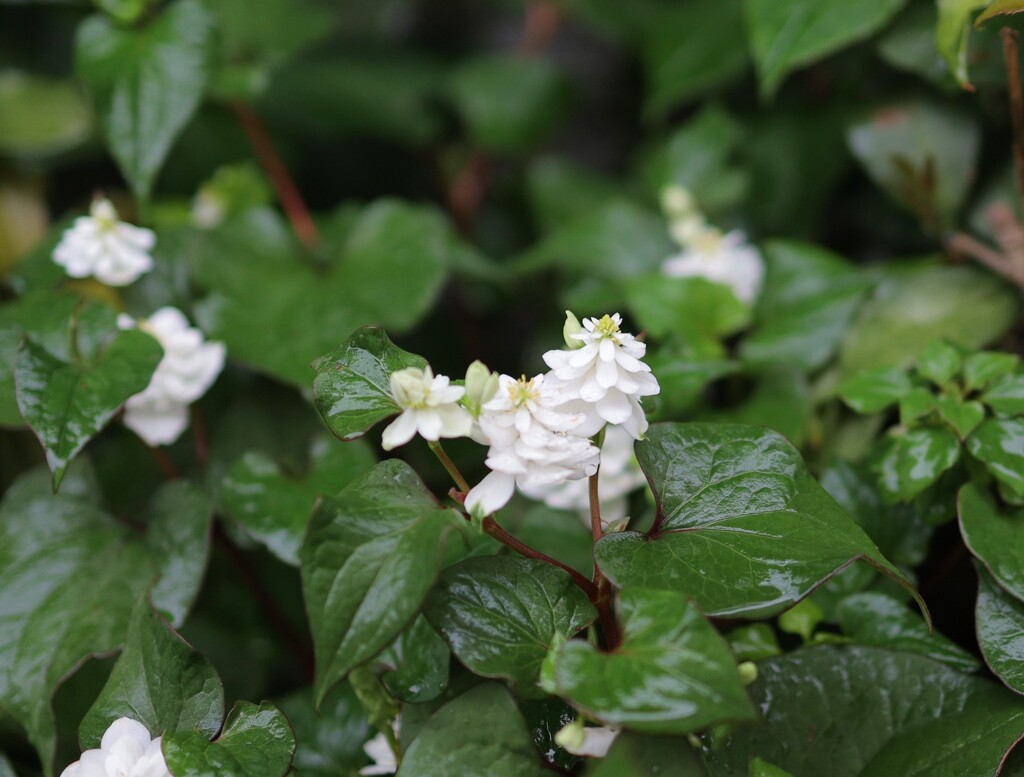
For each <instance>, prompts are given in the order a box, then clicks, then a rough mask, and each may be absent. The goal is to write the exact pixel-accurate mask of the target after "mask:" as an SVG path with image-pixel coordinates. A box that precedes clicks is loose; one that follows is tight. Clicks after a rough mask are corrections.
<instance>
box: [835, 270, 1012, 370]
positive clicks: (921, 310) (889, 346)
mask: <svg viewBox="0 0 1024 777" xmlns="http://www.w3.org/2000/svg"><path fill="white" fill-rule="evenodd" d="M1016 310H1017V301H1016V299H1015V298H1014V294H1013V292H1011V291H1010V290H1009V289H1008V288H1007V287H1006V286H1005V285H1004V284H1003V283H1002V282H1000V281H999V280H997V279H996V278H994V277H992V276H991V275H989V274H987V273H983V272H980V271H978V270H975V269H974V268H971V267H942V266H934V265H903V266H902V267H900V266H896V267H895V269H894V270H893V271H891V272H888V273H886V275H885V276H883V278H882V280H881V282H880V283H879V284H878V285H877V286H876V287H875V293H874V295H873V296H872V298H871V299H869V300H868V301H867V302H866V303H865V304H864V305H863V307H861V309H860V313H859V314H858V316H857V318H856V319H855V320H854V322H853V323H852V325H851V326H850V328H849V329H848V331H847V335H846V338H845V340H844V342H843V347H842V352H841V355H840V367H841V369H842V375H843V377H849V376H851V375H855V374H857V373H858V372H860V371H861V370H866V369H870V368H872V367H882V366H892V367H909V366H910V365H911V364H912V363H913V361H914V360H915V359H916V358H917V355H918V353H920V351H921V349H922V348H923V347H924V346H925V345H926V344H927V343H928V342H930V341H931V340H934V339H935V338H936V337H944V338H947V339H949V340H951V341H952V342H954V343H956V344H957V345H960V346H963V347H965V348H970V349H974V348H978V347H981V346H983V345H985V344H987V343H989V342H991V341H993V340H995V339H996V338H997V337H999V336H1000V335H1001V334H1002V333H1003V332H1004V331H1005V330H1006V328H1007V327H1008V326H1009V325H1010V322H1011V321H1013V319H1014V317H1015V316H1016Z"/></svg>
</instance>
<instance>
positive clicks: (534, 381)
mask: <svg viewBox="0 0 1024 777" xmlns="http://www.w3.org/2000/svg"><path fill="white" fill-rule="evenodd" d="M564 403H565V398H564V397H563V395H562V394H561V392H560V391H559V388H558V386H557V385H555V384H554V383H553V382H551V381H548V380H546V379H545V376H544V375H537V376H536V377H534V378H531V379H530V380H527V379H526V376H523V377H521V378H520V379H519V380H516V379H515V378H512V377H510V376H508V375H502V376H501V377H500V378H499V379H498V393H497V394H496V395H495V396H494V398H493V399H492V400H491V401H490V402H488V403H487V404H485V405H484V408H483V409H484V412H483V413H482V414H481V416H480V428H481V430H482V431H483V433H484V435H485V436H486V437H487V440H488V442H489V443H490V445H491V447H490V450H489V451H488V452H487V460H486V463H487V466H488V467H490V468H491V473H490V474H489V475H487V476H486V477H485V478H484V479H483V480H481V481H480V483H479V484H477V486H476V487H475V488H473V489H472V490H470V492H469V494H467V495H466V503H465V504H466V508H467V509H468V510H469V511H470V512H471V513H473V514H474V515H488V514H490V513H493V512H494V511H496V510H500V509H501V508H502V507H504V506H505V504H506V503H507V502H508V500H509V499H511V498H512V493H513V491H514V490H515V487H516V485H517V484H518V485H519V487H520V488H521V489H522V490H524V491H526V490H528V489H532V488H539V487H541V486H545V485H552V484H555V483H561V482H562V481H564V480H568V479H573V478H584V477H589V476H590V475H593V474H594V472H595V471H596V470H597V463H598V460H599V458H600V451H599V450H598V449H597V447H595V446H594V445H593V443H591V442H590V440H588V439H587V438H586V437H580V436H578V435H577V434H576V433H575V430H576V428H577V427H578V426H580V425H581V424H583V423H584V422H585V421H586V416H585V415H584V414H582V413H575V414H574V413H566V412H562V411H560V410H557V409H556V408H558V407H559V406H561V405H564Z"/></svg>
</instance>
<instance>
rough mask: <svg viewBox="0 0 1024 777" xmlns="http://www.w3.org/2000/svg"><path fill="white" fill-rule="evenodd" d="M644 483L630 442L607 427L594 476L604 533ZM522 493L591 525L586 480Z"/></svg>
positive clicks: (614, 428) (619, 519)
mask: <svg viewBox="0 0 1024 777" xmlns="http://www.w3.org/2000/svg"><path fill="white" fill-rule="evenodd" d="M646 482H647V478H645V477H644V473H643V471H642V470H641V469H640V464H639V463H637V460H636V456H635V455H634V454H633V438H632V437H630V436H629V434H627V433H626V432H625V431H624V430H622V429H620V428H619V427H618V426H609V427H608V429H607V430H606V431H605V437H604V444H603V445H602V446H601V468H600V469H599V470H598V473H597V487H598V493H599V494H600V496H601V523H602V524H603V526H604V528H605V530H607V529H608V527H609V525H610V524H613V523H617V522H619V521H621V520H622V519H623V518H625V517H626V511H627V507H628V499H627V497H628V496H629V494H630V493H632V492H633V491H635V490H636V489H638V488H640V487H641V486H642V485H644V484H645V483H646ZM523 491H524V493H525V494H526V495H527V496H529V497H532V498H534V499H540V500H542V501H543V502H544V503H545V504H546V505H548V506H549V507H554V508H556V509H558V510H574V511H576V512H578V513H579V514H580V517H581V518H582V519H583V521H584V523H586V524H587V525H588V526H589V525H590V488H589V485H588V484H587V481H586V480H566V481H564V482H562V483H556V484H555V485H551V486H539V487H534V488H530V489H523Z"/></svg>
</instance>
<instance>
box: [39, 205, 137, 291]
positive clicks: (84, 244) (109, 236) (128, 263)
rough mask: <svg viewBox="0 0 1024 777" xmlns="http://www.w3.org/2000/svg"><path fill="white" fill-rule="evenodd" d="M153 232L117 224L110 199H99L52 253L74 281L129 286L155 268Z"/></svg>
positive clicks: (78, 219) (115, 213)
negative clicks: (91, 280) (89, 278)
mask: <svg viewBox="0 0 1024 777" xmlns="http://www.w3.org/2000/svg"><path fill="white" fill-rule="evenodd" d="M155 244H156V236H155V235H154V234H153V232H152V230H149V229H143V228H142V227H136V226H133V225H132V224H126V223H124V222H123V221H118V219H117V211H116V210H115V209H114V205H113V204H112V203H111V202H110V200H106V199H97V200H94V201H93V203H92V207H91V208H90V210H89V215H88V216H79V217H78V218H77V219H75V221H74V224H72V226H71V228H70V229H68V230H67V231H66V232H65V233H64V236H63V237H62V238H61V241H60V243H59V244H58V245H57V247H56V248H55V249H54V251H53V261H55V262H56V263H57V264H59V265H61V266H62V267H63V268H64V269H65V271H66V272H67V274H68V275H70V276H71V277H72V278H86V277H88V276H90V275H91V276H93V277H94V278H96V280H99V281H102V282H103V283H106V284H107V285H108V286H127V285H128V284H129V283H132V282H133V281H134V280H135V279H136V278H138V277H139V276H140V275H142V274H143V273H146V272H149V271H150V270H151V269H152V268H153V258H152V257H151V256H150V255H149V252H150V251H151V250H153V246H154V245H155Z"/></svg>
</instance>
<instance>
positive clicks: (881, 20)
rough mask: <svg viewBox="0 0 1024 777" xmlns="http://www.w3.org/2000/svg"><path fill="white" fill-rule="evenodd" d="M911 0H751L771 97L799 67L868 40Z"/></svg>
mask: <svg viewBox="0 0 1024 777" xmlns="http://www.w3.org/2000/svg"><path fill="white" fill-rule="evenodd" d="M904 2H905V0H869V1H868V2H861V3H858V4H856V5H851V4H849V3H846V2H844V0H748V2H747V3H746V12H747V33H748V35H749V38H750V48H751V50H752V51H753V54H754V62H755V64H756V65H757V71H758V75H759V76H760V81H761V94H762V95H764V96H766V97H770V96H771V95H773V94H774V93H775V91H776V89H778V87H779V85H780V84H781V83H782V81H783V79H784V78H785V77H786V76H787V75H788V74H789V73H790V72H792V71H793V70H795V69H796V68H798V67H800V66H802V65H807V64H810V63H811V62H814V61H816V60H818V59H821V58H823V57H825V56H827V55H829V54H831V53H833V52H835V51H837V50H839V49H841V48H844V47H846V46H848V45H850V44H851V43H855V42H857V41H859V40H863V39H865V38H867V37H868V36H870V35H871V34H872V33H874V32H875V31H876V30H878V29H880V28H881V27H882V26H883V25H884V24H885V23H886V22H888V21H889V20H890V19H891V18H892V17H893V16H894V15H895V14H896V12H897V11H899V10H900V8H902V7H903V4H904Z"/></svg>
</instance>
